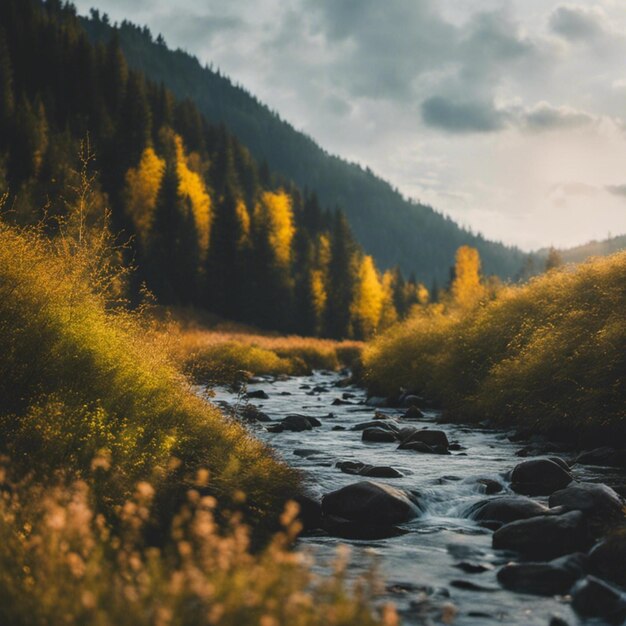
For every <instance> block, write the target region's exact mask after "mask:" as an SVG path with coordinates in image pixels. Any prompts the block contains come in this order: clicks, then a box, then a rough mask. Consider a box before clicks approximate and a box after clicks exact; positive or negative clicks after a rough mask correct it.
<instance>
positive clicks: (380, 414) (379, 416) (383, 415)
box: [374, 411, 392, 420]
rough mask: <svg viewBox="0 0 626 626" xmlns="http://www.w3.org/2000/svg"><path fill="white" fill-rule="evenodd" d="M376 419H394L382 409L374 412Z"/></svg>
mask: <svg viewBox="0 0 626 626" xmlns="http://www.w3.org/2000/svg"><path fill="white" fill-rule="evenodd" d="M374 419H375V420H389V419H392V416H391V415H389V414H388V413H383V412H382V411H376V412H375V413H374Z"/></svg>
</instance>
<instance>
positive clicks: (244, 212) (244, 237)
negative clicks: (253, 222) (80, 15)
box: [235, 198, 250, 248]
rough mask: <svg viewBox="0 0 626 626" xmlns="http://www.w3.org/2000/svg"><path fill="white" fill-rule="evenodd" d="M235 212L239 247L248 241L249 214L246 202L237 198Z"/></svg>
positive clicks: (245, 244)
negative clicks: (237, 223)
mask: <svg viewBox="0 0 626 626" xmlns="http://www.w3.org/2000/svg"><path fill="white" fill-rule="evenodd" d="M235 213H236V214H237V221H238V222H239V231H240V233H241V234H240V237H239V242H238V243H239V247H240V248H244V247H246V246H247V245H248V244H249V243H250V214H249V213H248V208H247V207H246V203H245V202H244V201H243V200H241V198H240V199H239V200H237V206H236V207H235Z"/></svg>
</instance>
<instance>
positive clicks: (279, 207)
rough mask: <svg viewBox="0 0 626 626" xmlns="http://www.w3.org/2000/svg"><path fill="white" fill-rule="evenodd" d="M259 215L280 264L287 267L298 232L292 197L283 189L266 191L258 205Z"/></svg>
mask: <svg viewBox="0 0 626 626" xmlns="http://www.w3.org/2000/svg"><path fill="white" fill-rule="evenodd" d="M256 210H257V211H259V212H261V214H260V215H259V216H258V217H260V218H261V221H262V222H263V223H264V224H265V226H266V228H267V233H268V239H269V244H270V247H271V249H272V251H273V253H274V257H275V259H276V261H277V263H278V265H280V266H282V267H287V266H288V265H289V263H290V261H291V243H292V241H293V236H294V234H295V232H296V229H295V226H294V223H293V210H292V207H291V198H290V197H289V195H288V194H287V193H286V192H285V191H283V190H279V191H276V192H274V191H266V192H265V193H263V195H262V196H261V203H260V204H259V205H257V209H256Z"/></svg>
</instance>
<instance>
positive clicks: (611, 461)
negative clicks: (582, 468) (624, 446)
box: [576, 446, 626, 467]
mask: <svg viewBox="0 0 626 626" xmlns="http://www.w3.org/2000/svg"><path fill="white" fill-rule="evenodd" d="M576 463H580V464H581V465H599V466H602V467H626V450H616V449H615V448H610V447H608V446H604V447H602V448H595V449H594V450H586V451H585V452H581V453H580V454H579V455H578V456H577V457H576Z"/></svg>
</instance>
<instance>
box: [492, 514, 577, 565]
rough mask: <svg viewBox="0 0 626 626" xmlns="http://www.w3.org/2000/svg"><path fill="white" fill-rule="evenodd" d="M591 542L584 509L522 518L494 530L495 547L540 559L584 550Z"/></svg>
mask: <svg viewBox="0 0 626 626" xmlns="http://www.w3.org/2000/svg"><path fill="white" fill-rule="evenodd" d="M588 545H589V536H588V534H587V525H586V523H585V519H584V517H583V514H582V513H581V512H580V511H571V512H569V513H564V514H563V515H543V516H540V517H531V518H529V519H522V520H518V521H516V522H511V523H510V524H506V525H504V526H502V528H499V529H498V530H496V532H495V533H494V534H493V547H494V548H496V549H499V550H513V551H515V552H519V553H520V554H522V555H523V556H524V557H528V558H535V559H540V560H543V559H553V558H556V557H558V556H563V555H565V554H570V553H572V552H579V551H583V550H585V549H586V548H587V547H588Z"/></svg>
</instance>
